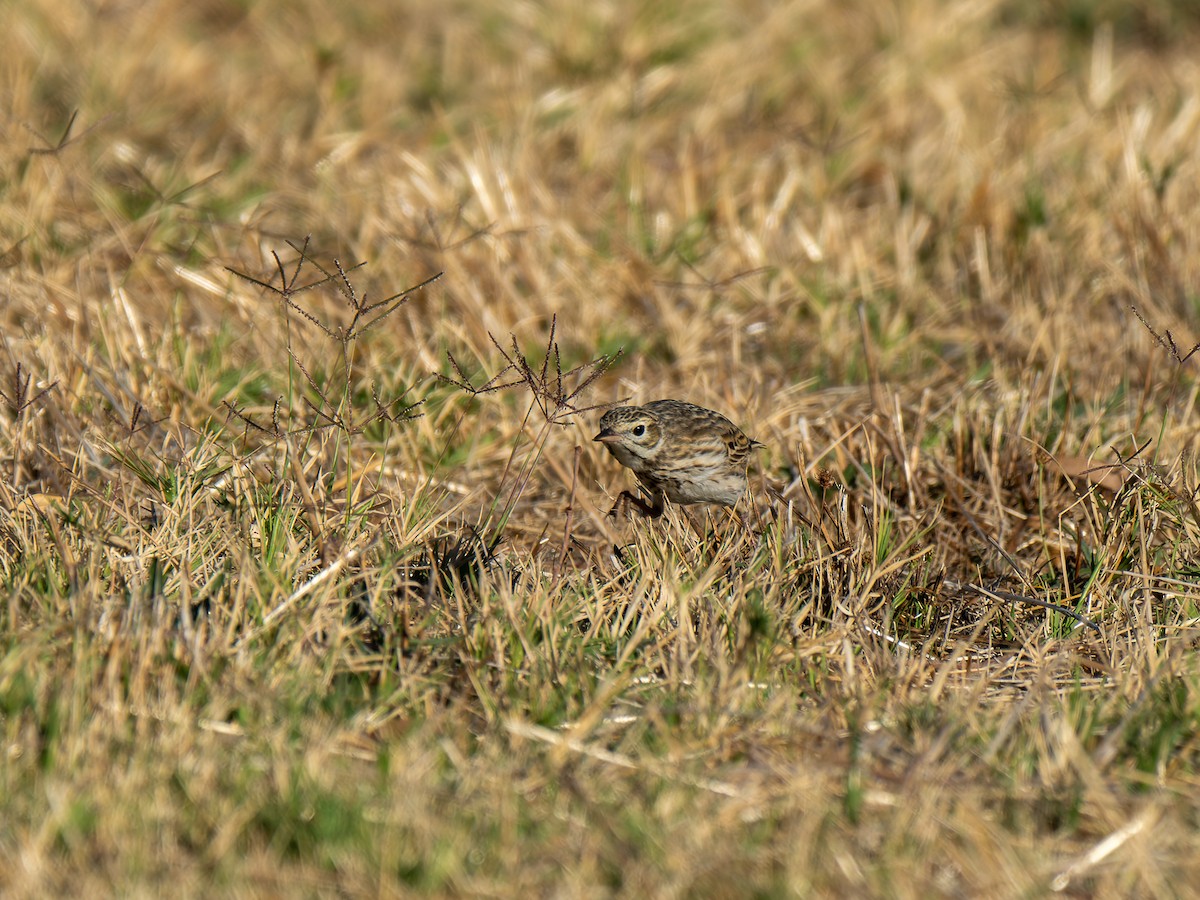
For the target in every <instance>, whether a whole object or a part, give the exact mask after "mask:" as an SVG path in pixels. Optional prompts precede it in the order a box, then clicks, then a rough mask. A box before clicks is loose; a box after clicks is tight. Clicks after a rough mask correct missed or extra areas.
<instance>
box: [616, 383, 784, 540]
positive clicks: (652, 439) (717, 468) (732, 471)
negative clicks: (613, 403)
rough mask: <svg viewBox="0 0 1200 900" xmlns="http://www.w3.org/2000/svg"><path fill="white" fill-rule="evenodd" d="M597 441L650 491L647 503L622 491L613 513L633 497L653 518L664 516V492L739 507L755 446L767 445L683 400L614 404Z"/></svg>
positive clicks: (677, 499)
mask: <svg viewBox="0 0 1200 900" xmlns="http://www.w3.org/2000/svg"><path fill="white" fill-rule="evenodd" d="M593 440H596V441H600V442H601V443H603V444H604V446H605V448H606V449H607V450H608V452H609V453H611V454H612V455H613V456H615V457H616V458H617V462H619V463H620V464H621V465H623V466H627V467H628V468H630V469H632V470H633V474H634V475H636V476H637V479H638V481H640V482H641V484H642V487H643V488H645V490H646V493H647V494H649V495H650V502H649V503H647V502H646V501H645V500H643V499H642V498H640V497H637V496H635V495H634V494H632V493H630V492H629V491H622V492H621V495H620V496H619V497H618V498H617V502H616V504H614V506H613V508H612V510H611V511H610V512H609V515H610V516H611V515H615V514H616V512H617V509H618V507H619V506H620V505H621V501H622V500H625V499H627V500H629V501H630V502H632V503H634V504H635V505H636V506H637V508H638V509H640V510H641V511H642V512H643V513H644V514H645V515H647V516H649V517H650V518H657V517H658V516H660V515H662V511H663V498H664V497H665V498H666V499H667V500H670V501H671V502H672V503H683V504H687V503H719V504H721V505H722V506H733V504H734V503H736V502H737V499H738V498H739V497H740V496H742V494H744V493H745V492H746V466H747V465H748V463H749V461H750V460H749V457H750V451H751V449H753V448H754V447H761V446H762V445H761V444H760V443H759V442H758V441H754V440H751V439H750V438H748V437H746V435H744V434H743V433H742V431H741V429H740V428H738V427H737V426H736V425H734V424H733V423H732V422H730V421H729V420H728V419H727V418H725V417H724V416H723V415H721V414H720V413H718V412H713V411H712V410H711V409H705V408H704V407H703V406H696V405H695V404H692V403H684V402H683V401H681V400H655V401H654V402H653V403H647V404H646V405H645V406H621V407H618V408H617V409H610V410H609V411H608V412H606V413H605V414H604V416H603V417H602V418H601V419H600V433H599V434H598V435H596V437H595V438H593Z"/></svg>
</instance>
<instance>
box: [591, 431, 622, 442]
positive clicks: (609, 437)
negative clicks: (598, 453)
mask: <svg viewBox="0 0 1200 900" xmlns="http://www.w3.org/2000/svg"><path fill="white" fill-rule="evenodd" d="M620 439H621V436H620V435H619V434H613V433H612V432H611V431H609V430H608V429H607V428H605V429H604V430H603V431H601V432H600V433H599V434H598V435H596V436H595V437H594V438H592V440H593V441H600V442H601V443H602V444H611V443H613V442H614V441H619V440H620Z"/></svg>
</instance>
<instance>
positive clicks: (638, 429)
mask: <svg viewBox="0 0 1200 900" xmlns="http://www.w3.org/2000/svg"><path fill="white" fill-rule="evenodd" d="M645 433H646V426H645V425H635V426H634V427H633V436H634V437H641V436H642V435H643V434H645Z"/></svg>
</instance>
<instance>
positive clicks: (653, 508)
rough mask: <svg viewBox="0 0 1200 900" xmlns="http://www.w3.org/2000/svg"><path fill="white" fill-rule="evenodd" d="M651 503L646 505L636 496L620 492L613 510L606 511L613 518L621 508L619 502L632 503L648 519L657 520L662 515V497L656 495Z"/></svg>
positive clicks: (628, 492)
mask: <svg viewBox="0 0 1200 900" xmlns="http://www.w3.org/2000/svg"><path fill="white" fill-rule="evenodd" d="M653 500H654V502H653V503H647V502H646V501H645V500H643V499H642V498H641V497H639V496H638V495H637V494H634V493H633V492H631V491H621V493H620V495H619V496H618V497H617V502H616V503H614V504H613V508H612V509H610V510H609V511H608V514H609V515H610V516H615V515H616V514H617V511H618V510H620V508H621V502H622V501H624V502H626V503H632V504H633V505H634V506H636V507H637V508H638V511H639V512H640V513H641V514H642V515H643V516H645V517H646V518H648V519H657V518H658V517H659V516H661V515H662V514H663V500H662V495H657V496H655V497H654V498H653Z"/></svg>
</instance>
